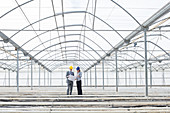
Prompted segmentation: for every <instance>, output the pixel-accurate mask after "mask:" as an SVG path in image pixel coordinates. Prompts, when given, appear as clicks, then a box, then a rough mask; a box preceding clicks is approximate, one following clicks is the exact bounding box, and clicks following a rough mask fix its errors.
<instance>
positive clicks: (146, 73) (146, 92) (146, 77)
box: [144, 28, 148, 96]
mask: <svg viewBox="0 0 170 113" xmlns="http://www.w3.org/2000/svg"><path fill="white" fill-rule="evenodd" d="M146 32H147V28H144V45H145V96H148V67H147V66H148V59H147V37H146Z"/></svg>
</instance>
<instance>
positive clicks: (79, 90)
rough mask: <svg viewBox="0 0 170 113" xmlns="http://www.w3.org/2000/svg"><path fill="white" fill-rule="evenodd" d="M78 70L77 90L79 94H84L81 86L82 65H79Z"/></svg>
mask: <svg viewBox="0 0 170 113" xmlns="http://www.w3.org/2000/svg"><path fill="white" fill-rule="evenodd" d="M76 70H77V77H76V80H77V81H76V83H77V91H78V95H82V88H81V77H82V73H81V72H80V67H77V68H76Z"/></svg>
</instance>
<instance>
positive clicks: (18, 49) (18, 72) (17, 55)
mask: <svg viewBox="0 0 170 113" xmlns="http://www.w3.org/2000/svg"><path fill="white" fill-rule="evenodd" d="M17 92H19V49H18V48H17Z"/></svg>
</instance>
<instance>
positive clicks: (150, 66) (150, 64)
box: [149, 63, 152, 88]
mask: <svg viewBox="0 0 170 113" xmlns="http://www.w3.org/2000/svg"><path fill="white" fill-rule="evenodd" d="M149 65H150V88H151V87H152V64H151V63H150V64H149Z"/></svg>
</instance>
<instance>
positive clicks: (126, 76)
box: [125, 69, 127, 86]
mask: <svg viewBox="0 0 170 113" xmlns="http://www.w3.org/2000/svg"><path fill="white" fill-rule="evenodd" d="M125 85H126V86H127V69H125Z"/></svg>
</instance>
